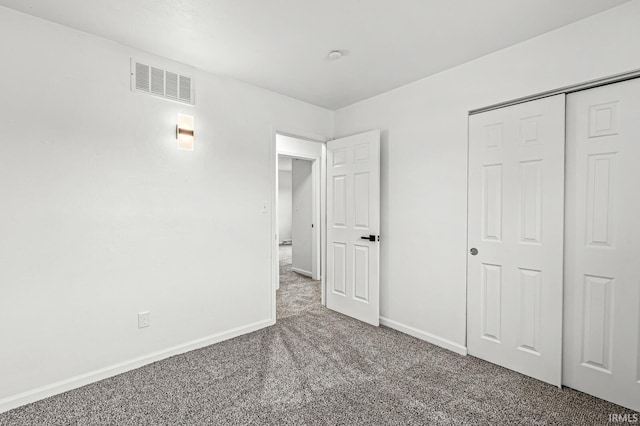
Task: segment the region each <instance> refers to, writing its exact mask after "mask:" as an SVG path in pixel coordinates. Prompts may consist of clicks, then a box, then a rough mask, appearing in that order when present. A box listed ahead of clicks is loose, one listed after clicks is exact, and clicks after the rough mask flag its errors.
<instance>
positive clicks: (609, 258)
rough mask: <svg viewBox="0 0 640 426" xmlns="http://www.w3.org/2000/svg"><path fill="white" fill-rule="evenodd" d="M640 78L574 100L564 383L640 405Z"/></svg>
mask: <svg viewBox="0 0 640 426" xmlns="http://www.w3.org/2000/svg"><path fill="white" fill-rule="evenodd" d="M639 160H640V80H638V79H636V80H630V81H627V82H623V83H617V84H613V85H609V86H603V87H599V88H596V89H590V90H586V91H582V92H578V93H573V94H571V95H569V96H568V99H567V238H566V245H567V247H566V270H565V274H566V275H565V298H566V299H565V342H564V366H563V383H564V384H565V385H566V386H569V387H572V388H575V389H578V390H581V391H584V392H587V393H590V394H592V395H595V396H598V397H600V398H603V399H606V400H609V401H613V402H615V403H617V404H620V405H623V406H626V407H629V408H632V409H635V410H640V356H639V353H640V313H639V312H640V266H639V265H640V190H639V189H638V186H639V185H640V166H639V164H638V162H639Z"/></svg>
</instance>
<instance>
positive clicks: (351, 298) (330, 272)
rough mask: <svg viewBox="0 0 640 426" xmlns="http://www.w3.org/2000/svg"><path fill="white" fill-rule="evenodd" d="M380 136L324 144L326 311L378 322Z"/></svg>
mask: <svg viewBox="0 0 640 426" xmlns="http://www.w3.org/2000/svg"><path fill="white" fill-rule="evenodd" d="M379 241H380V131H379V130H374V131H370V132H366V133H362V134H359V135H355V136H349V137H346V138H341V139H336V140H333V141H330V142H328V143H327V277H326V283H327V284H326V285H327V307H328V308H329V309H332V310H334V311H337V312H340V313H342V314H344V315H348V316H350V317H353V318H356V319H358V320H360V321H364V322H366V323H369V324H372V325H375V326H377V325H378V324H379V317H380V313H379V312H380V305H379V300H380V243H379Z"/></svg>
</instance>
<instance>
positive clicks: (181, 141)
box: [176, 114, 195, 151]
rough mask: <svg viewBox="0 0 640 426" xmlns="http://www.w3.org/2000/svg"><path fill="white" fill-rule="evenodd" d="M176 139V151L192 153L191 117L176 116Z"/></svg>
mask: <svg viewBox="0 0 640 426" xmlns="http://www.w3.org/2000/svg"><path fill="white" fill-rule="evenodd" d="M176 139H178V149H182V150H185V151H193V146H194V142H195V135H194V128H193V116H191V115H186V114H178V125H177V126H176Z"/></svg>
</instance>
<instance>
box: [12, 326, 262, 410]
mask: <svg viewBox="0 0 640 426" xmlns="http://www.w3.org/2000/svg"><path fill="white" fill-rule="evenodd" d="M273 324H274V321H273V320H271V319H267V320H264V321H258V322H255V323H252V324H249V325H246V326H242V327H237V328H234V329H231V330H228V331H224V332H222V333H217V334H212V335H210V336H207V337H203V338H201V339H196V340H191V341H189V342H186V343H182V344H180V345H176V346H173V347H170V348H167V349H163V350H160V351H157V352H152V353H150V354H147V355H143V356H141V357H138V358H134V359H131V360H128V361H124V362H120V363H117V364H114V365H111V366H108V367H105V368H101V369H98V370H94V371H90V372H88V373H85V374H80V375H78V376H75V377H71V378H69V379H65V380H61V381H59V382H55V383H51V384H49V385H45V386H42V387H39V388H36V389H32V390H29V391H26V392H23V393H19V394H17V395H13V396H10V397H8V398H5V399H1V400H0V413H3V412H5V411H9V410H12V409H14V408H17V407H20V406H21V405H25V404H29V403H31V402H35V401H39V400H41V399H44V398H48V397H50V396H53V395H57V394H59V393H62V392H66V391H69V390H72V389H76V388H79V387H82V386H85V385H88V384H90V383H94V382H97V381H100V380H104V379H107V378H109V377H113V376H117V375H118V374H122V373H126V372H127V371H131V370H135V369H136V368H140V367H142V366H144V365H147V364H151V363H153V362H156V361H160V360H163V359H166V358H169V357H172V356H174V355H179V354H182V353H185V352H189V351H192V350H195V349H200V348H203V347H205V346H209V345H213V344H214V343H219V342H222V341H224V340H229V339H233V338H234V337H238V336H241V335H243V334H247V333H251V332H254V331H257V330H260V329H262V328H265V327H269V326H271V325H273Z"/></svg>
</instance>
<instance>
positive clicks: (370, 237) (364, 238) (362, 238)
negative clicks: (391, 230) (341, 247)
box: [360, 235, 376, 242]
mask: <svg viewBox="0 0 640 426" xmlns="http://www.w3.org/2000/svg"><path fill="white" fill-rule="evenodd" d="M360 239H361V240H369V241H374V242H375V241H376V236H375V235H369V236H367V237H360Z"/></svg>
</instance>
